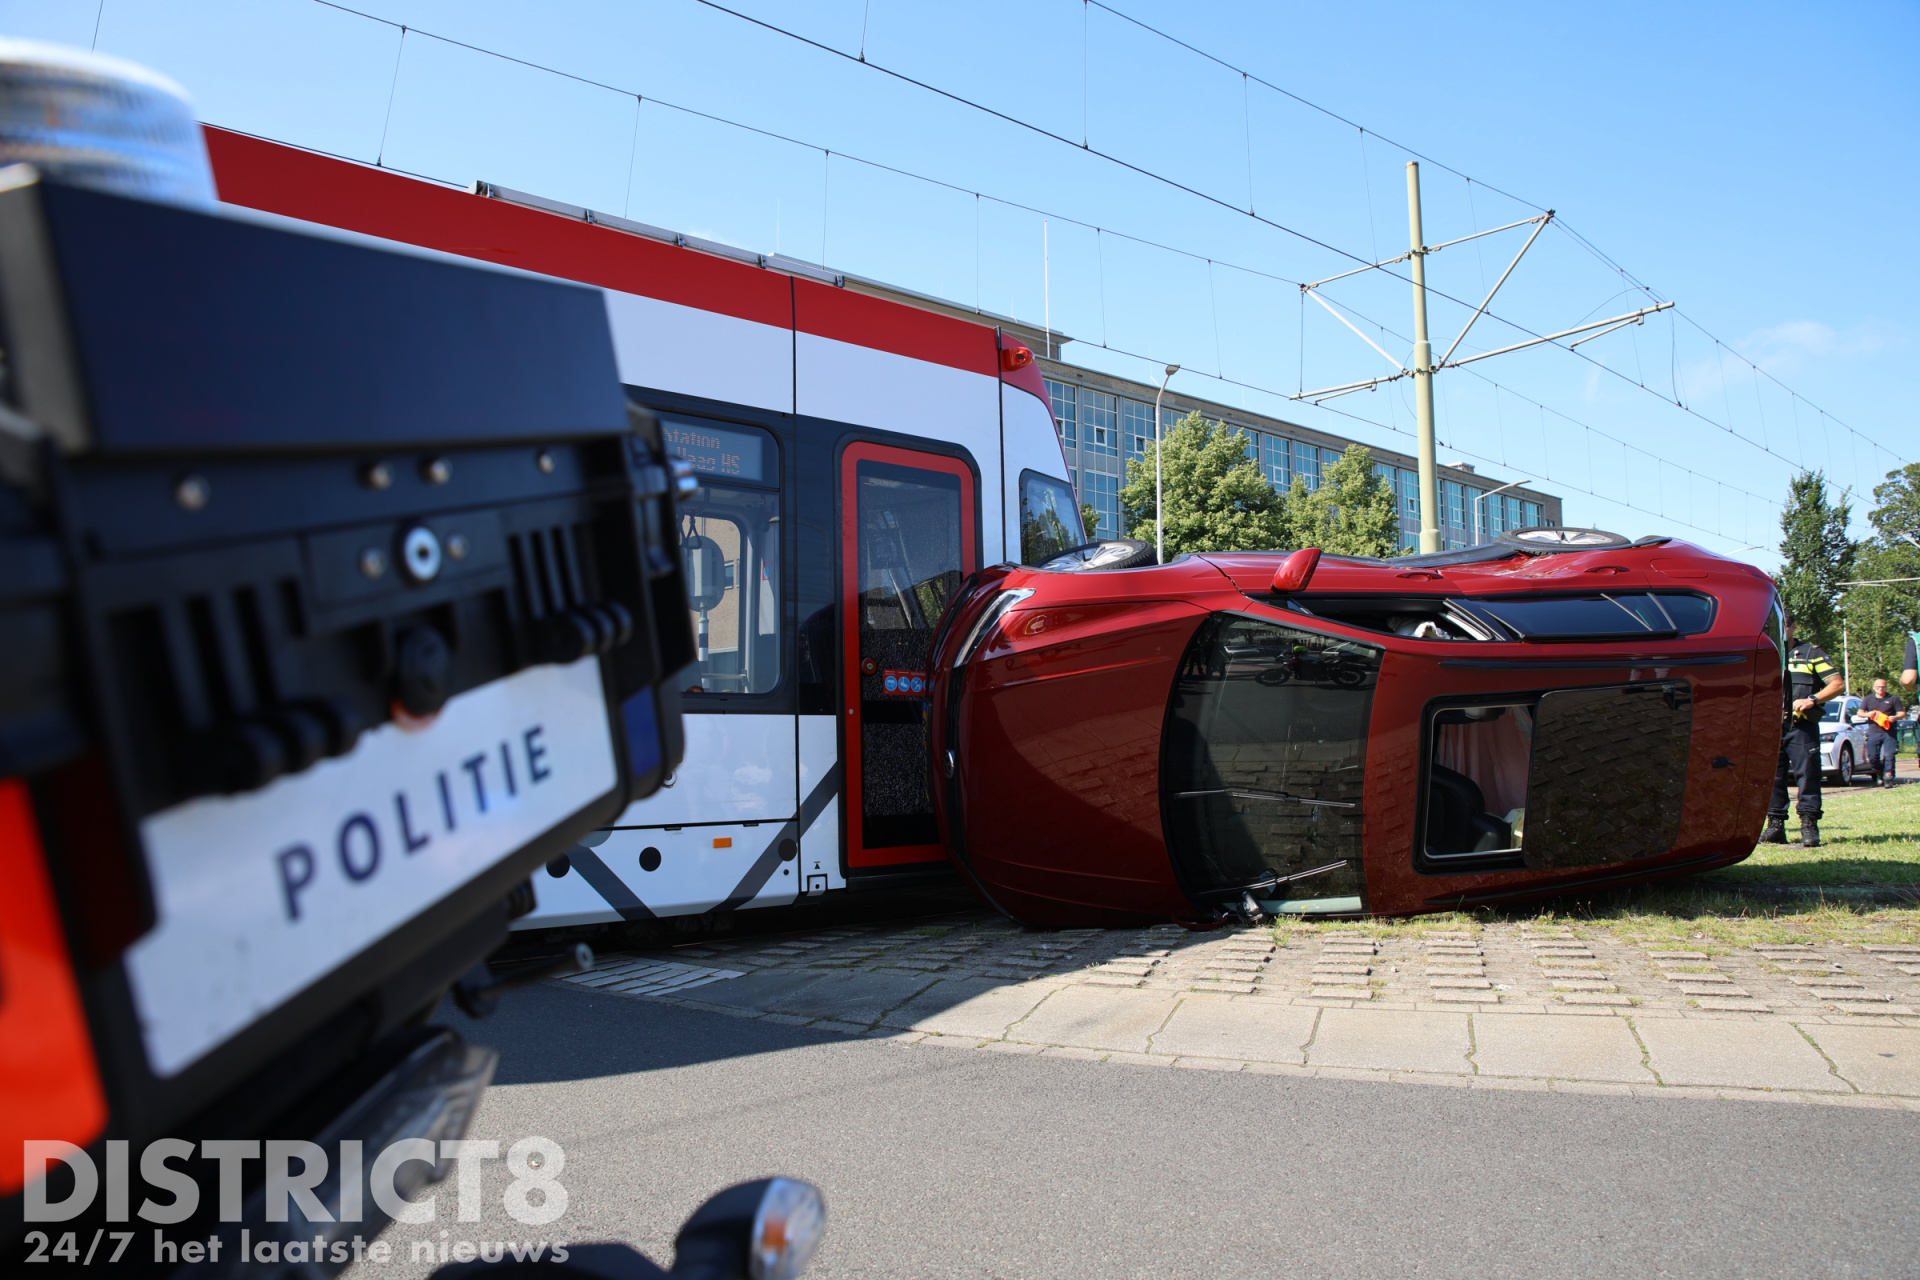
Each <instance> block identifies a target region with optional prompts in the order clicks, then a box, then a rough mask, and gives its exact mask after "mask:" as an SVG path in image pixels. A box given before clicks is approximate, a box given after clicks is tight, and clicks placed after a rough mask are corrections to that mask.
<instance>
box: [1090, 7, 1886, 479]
mask: <svg viewBox="0 0 1920 1280" xmlns="http://www.w3.org/2000/svg"><path fill="white" fill-rule="evenodd" d="M1084 2H1085V3H1086V4H1090V5H1092V6H1094V7H1096V8H1099V9H1101V10H1104V11H1105V12H1107V13H1110V14H1112V15H1113V16H1114V17H1116V18H1118V19H1119V20H1120V21H1122V22H1125V23H1128V24H1130V25H1132V26H1135V27H1138V28H1139V29H1140V30H1142V31H1145V32H1147V33H1149V34H1150V35H1154V36H1157V37H1159V38H1160V39H1162V40H1165V41H1166V42H1167V43H1168V44H1173V45H1178V46H1179V47H1180V48H1182V49H1185V50H1186V51H1187V52H1188V53H1191V54H1193V55H1195V56H1196V57H1200V58H1204V59H1206V60H1207V61H1208V62H1211V63H1213V64H1214V65H1215V66H1218V67H1221V68H1223V69H1225V70H1227V71H1232V72H1236V73H1237V74H1239V76H1240V77H1241V78H1242V79H1243V80H1252V81H1253V82H1254V83H1256V84H1259V85H1261V86H1262V87H1264V88H1267V89H1271V90H1272V91H1273V92H1275V93H1277V94H1279V95H1281V96H1282V97H1284V98H1288V99H1290V100H1292V101H1294V102H1297V103H1299V104H1300V105H1301V106H1303V107H1306V108H1307V109H1308V110H1310V111H1317V112H1319V113H1320V114H1321V115H1323V116H1326V117H1327V118H1328V119H1329V120H1336V121H1338V122H1339V123H1341V124H1343V125H1346V126H1348V127H1349V128H1353V129H1358V130H1360V131H1361V132H1362V133H1371V134H1373V136H1374V137H1376V138H1378V139H1379V140H1380V141H1382V142H1384V143H1386V144H1387V145H1388V146H1390V147H1393V148H1395V149H1397V150H1399V151H1401V152H1403V153H1405V154H1406V155H1410V156H1412V157H1413V158H1414V159H1416V160H1419V161H1420V162H1421V163H1422V164H1430V165H1433V166H1434V167H1435V168H1438V169H1444V170H1445V171H1446V172H1448V173H1451V174H1453V175H1455V176H1456V177H1459V178H1464V179H1465V180H1466V181H1467V182H1469V183H1478V184H1479V185H1480V186H1482V187H1485V188H1486V189H1487V190H1489V191H1491V192H1494V193H1495V194H1496V195H1501V196H1505V197H1506V198H1507V199H1509V200H1511V201H1513V202H1514V203H1515V204H1518V205H1522V206H1524V207H1525V208H1528V209H1532V210H1533V211H1534V212H1535V213H1545V212H1546V206H1544V205H1541V204H1538V203H1536V202H1534V201H1532V200H1529V199H1527V198H1526V197H1525V196H1519V195H1515V194H1514V193H1513V192H1511V191H1505V190H1502V189H1501V188H1499V187H1496V186H1494V185H1493V184H1492V183H1490V182H1483V181H1481V180H1480V179H1478V178H1475V177H1473V176H1472V175H1471V174H1468V173H1464V172H1462V171H1461V170H1459V169H1456V168H1454V167H1453V166H1452V165H1450V164H1448V163H1446V162H1445V161H1444V160H1436V159H1434V158H1433V157H1432V156H1430V155H1427V154H1426V153H1425V152H1422V151H1416V150H1414V148H1412V147H1409V146H1407V145H1406V144H1405V143H1403V142H1395V141H1394V140H1393V139H1392V138H1389V137H1387V136H1386V135H1385V134H1383V133H1381V132H1380V131H1379V130H1377V129H1368V128H1367V127H1366V126H1365V125H1362V124H1361V123H1360V122H1359V121H1357V120H1350V119H1348V118H1347V117H1346V116H1343V115H1341V114H1340V113H1339V112H1337V111H1334V110H1332V109H1331V108H1328V107H1324V106H1321V105H1320V104H1319V103H1317V102H1314V101H1313V100H1312V99H1310V98H1303V97H1301V96H1300V95H1299V94H1297V93H1294V92H1293V91H1292V90H1290V89H1284V88H1282V87H1281V86H1279V85H1277V84H1275V83H1273V82H1272V81H1271V80H1268V79H1265V78H1264V77H1262V76H1259V75H1255V74H1254V73H1253V72H1251V71H1248V70H1247V69H1246V68H1245V67H1241V66H1238V65H1236V64H1235V63H1232V62H1229V61H1227V60H1226V59H1225V58H1222V57H1220V56H1218V55H1217V54H1213V53H1209V52H1208V51H1207V50H1205V49H1202V48H1200V47H1198V46H1197V45H1193V44H1190V43H1188V42H1187V41H1185V40H1182V39H1181V38H1180V37H1179V36H1176V35H1174V34H1172V33H1171V32H1168V31H1163V30H1161V29H1160V28H1159V27H1156V26H1154V25H1153V24H1152V23H1149V22H1143V21H1141V20H1140V19H1139V18H1136V17H1134V16H1133V15H1132V14H1130V13H1123V12H1122V11H1120V10H1119V9H1116V8H1114V7H1113V6H1112V5H1110V4H1106V3H1103V0H1084ZM1554 221H1555V224H1556V226H1557V228H1558V230H1560V231H1561V232H1563V233H1565V234H1566V235H1567V236H1569V237H1571V238H1572V240H1573V241H1574V243H1575V244H1577V245H1578V246H1580V247H1581V248H1582V249H1584V250H1586V251H1587V252H1588V253H1590V254H1592V255H1593V257H1594V258H1595V259H1596V260H1597V261H1599V262H1600V263H1601V264H1602V265H1604V266H1606V267H1608V268H1610V269H1611V270H1613V271H1615V272H1617V273H1619V275H1620V276H1621V278H1622V279H1624V280H1626V281H1627V282H1628V283H1629V284H1631V285H1632V286H1633V287H1634V288H1635V289H1637V290H1639V291H1640V292H1641V293H1643V294H1645V295H1646V296H1647V297H1649V298H1651V299H1653V300H1654V301H1655V302H1666V301H1670V299H1668V298H1666V297H1664V296H1663V295H1661V294H1660V293H1659V292H1658V291H1656V290H1655V289H1653V288H1652V287H1651V286H1649V285H1647V284H1646V283H1645V282H1643V281H1641V280H1640V279H1638V278H1637V277H1636V276H1634V274H1633V273H1632V272H1630V271H1628V270H1627V269H1626V267H1624V266H1622V265H1621V264H1620V262H1619V261H1618V260H1616V259H1615V258H1614V257H1613V255H1611V254H1609V253H1608V252H1606V250H1604V249H1602V248H1601V247H1600V246H1599V245H1597V244H1595V243H1594V242H1593V241H1591V240H1589V239H1588V238H1587V237H1586V236H1585V235H1582V234H1581V233H1580V231H1579V230H1578V229H1577V228H1575V227H1574V226H1573V224H1572V223H1570V222H1568V221H1567V219H1566V218H1565V217H1558V218H1556V219H1555V220H1554ZM1674 310H1675V311H1679V308H1677V307H1676V308H1674ZM1680 316H1681V318H1682V319H1684V320H1686V322H1687V323H1688V324H1690V325H1692V326H1693V327H1694V328H1696V329H1698V330H1699V331H1700V333H1701V334H1702V335H1703V336H1705V337H1706V338H1708V339H1709V340H1711V341H1713V342H1715V343H1717V344H1718V345H1720V346H1722V347H1725V348H1726V349H1727V350H1728V351H1731V352H1733V354H1734V355H1735V356H1736V357H1738V358H1739V359H1740V360H1742V361H1744V362H1745V363H1746V364H1747V365H1748V366H1749V367H1750V368H1752V369H1753V370H1754V372H1756V373H1758V374H1759V375H1760V376H1761V377H1764V378H1766V379H1767V380H1768V381H1769V382H1772V383H1773V384H1774V385H1775V386H1777V387H1779V388H1780V389H1781V390H1782V391H1784V392H1786V393H1787V394H1788V395H1790V396H1795V397H1797V398H1799V399H1801V400H1806V397H1805V396H1801V395H1799V393H1798V392H1796V391H1794V390H1793V388H1791V387H1789V386H1787V384H1786V383H1784V382H1781V381H1780V380H1779V379H1778V378H1776V377H1774V376H1773V375H1772V374H1771V373H1768V372H1767V371H1766V370H1765V369H1762V368H1761V367H1760V366H1759V365H1758V364H1756V363H1755V362H1754V361H1753V360H1751V359H1749V358H1748V357H1747V356H1745V355H1742V354H1741V353H1740V352H1739V351H1738V350H1736V349H1735V348H1734V347H1733V346H1732V345H1731V344H1729V343H1726V342H1723V341H1721V339H1720V338H1718V337H1716V336H1715V335H1714V334H1713V333H1711V332H1709V331H1708V330H1707V328H1706V327H1705V326H1704V325H1702V324H1701V323H1700V322H1699V321H1697V320H1695V319H1694V318H1693V317H1692V316H1691V315H1689V314H1687V313H1685V312H1680ZM1536 336H1537V335H1536ZM1595 363H1598V362H1597V361H1596V362H1595ZM1640 385H1641V386H1643V387H1644V386H1645V383H1644V382H1643V383H1641V384H1640ZM1675 403H1678V401H1677V400H1676V401H1675ZM1807 405H1808V407H1810V408H1812V409H1813V410H1814V411H1815V412H1817V413H1819V414H1820V416H1822V417H1824V418H1827V419H1829V420H1831V421H1832V422H1834V423H1836V424H1838V425H1839V426H1840V427H1842V428H1843V429H1844V430H1846V431H1848V432H1850V433H1852V434H1853V435H1856V436H1858V437H1859V438H1860V439H1862V440H1865V441H1866V442H1867V443H1868V444H1870V445H1872V446H1873V447H1874V448H1876V449H1878V450H1880V451H1881V452H1882V453H1885V454H1886V455H1887V456H1889V457H1891V458H1894V459H1896V460H1898V459H1900V457H1901V455H1900V454H1898V453H1895V452H1894V451H1893V450H1891V449H1889V448H1887V447H1886V446H1885V445H1882V444H1881V443H1879V442H1878V441H1877V440H1875V439H1874V438H1873V437H1872V436H1869V435H1867V434H1866V433H1865V432H1863V431H1860V430H1859V429H1858V428H1856V427H1853V426H1850V425H1849V424H1848V423H1846V422H1845V421H1843V420H1842V419H1840V418H1838V417H1835V416H1834V415H1833V414H1831V413H1828V412H1827V411H1826V410H1825V409H1822V408H1820V406H1819V405H1816V404H1814V403H1813V402H1812V401H1811V400H1807Z"/></svg>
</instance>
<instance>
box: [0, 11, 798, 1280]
mask: <svg viewBox="0 0 1920 1280" xmlns="http://www.w3.org/2000/svg"><path fill="white" fill-rule="evenodd" d="M0 165H4V166H5V167H0V354H3V355H4V360H3V361H0V1251H3V1252H0V1256H5V1257H7V1258H9V1260H10V1261H12V1262H14V1263H28V1262H34V1263H51V1264H56V1265H57V1264H61V1263H66V1264H69V1265H79V1266H89V1267H90V1266H95V1265H98V1266H102V1267H104V1268H105V1269H106V1270H108V1271H110V1272H111V1271H119V1272H123V1273H136V1274H144V1273H159V1274H169V1275H177V1276H235V1277H239V1276H247V1277H261V1278H263V1280H264V1278H266V1277H278V1276H289V1277H291V1276H300V1277H321V1276H330V1275H334V1274H337V1273H338V1272H340V1271H341V1270H342V1269H343V1268H344V1267H345V1266H347V1265H348V1264H349V1263H351V1262H355V1261H359V1260H361V1259H362V1258H363V1257H367V1256H372V1257H375V1258H376V1259H377V1258H378V1257H379V1252H378V1251H379V1249H380V1247H381V1244H380V1242H379V1241H378V1240H377V1239H375V1237H377V1236H378V1234H379V1232H380V1231H381V1229H382V1228H383V1227H384V1226H385V1225H387V1223H388V1222H389V1221H391V1220H393V1219H394V1218H395V1217H396V1216H398V1215H401V1214H404V1213H405V1212H406V1210H407V1206H408V1202H409V1201H410V1199H411V1198H412V1196H413V1195H414V1194H415V1193H417V1192H418V1191H420V1190H421V1189H422V1188H424V1187H425V1186H427V1185H428V1184H430V1183H432V1182H435V1181H438V1180H440V1179H441V1178H443V1177H445V1176H446V1175H447V1173H448V1172H449V1170H450V1168H451V1164H452V1160H451V1159H450V1151H451V1152H452V1153H457V1151H458V1144H459V1143H460V1141H461V1140H462V1138H463V1136H464V1135H465V1134H466V1132H467V1129H468V1125H469V1123H470V1121H471V1120H472V1118H473V1115H474V1112H475V1110H476V1107H477V1105H478V1102H479V1100H480V1097H481V1094H482V1092H483V1091H484V1089H485V1088H486V1086H487V1084H488V1082H489V1081H490V1080H491V1078H492V1075H493V1071H494V1067H495V1064H496V1061H497V1055H496V1054H495V1053H494V1051H492V1050H490V1049H486V1048H484V1047H480V1046H476V1045H472V1044H468V1043H467V1042H466V1041H464V1040H463V1039H462V1037H461V1036H459V1035H458V1034H456V1033H455V1032H454V1031H453V1030H451V1029H449V1028H446V1027H443V1026H439V1025H436V1024H435V1023H434V1022H433V1020H432V1019H433V1014H434V1010H435V1009H436V1008H437V1007H438V1006H439V1005H440V1003H441V1001H442V999H443V998H444V997H445V996H446V995H448V994H451V995H452V996H453V998H454V999H455V1000H456V1001H457V1002H458V1003H459V1004H460V1005H461V1006H462V1007H463V1008H464V1009H465V1010H467V1011H468V1012H469V1013H472V1014H475V1015H484V1014H485V1013H487V1012H488V1011H490V1010H491V1009H492V1008H493V1007H494V1005H495V1004H496V1002H497V1001H498V999H499V998H500V996H501V995H502V994H504V993H505V992H506V991H508V990H509V989H511V988H512V987H513V986H516V985H521V984H524V983H526V982H529V981H533V980H537V979H538V978H541V977H545V976H550V975H551V974H553V973H555V972H559V971H563V970H565V971H572V970H578V969H580V968H584V967H588V966H590V965H591V963H592V959H591V953H590V952H587V951H586V949H585V948H584V947H582V948H579V949H578V950H577V952H576V953H574V954H572V955H570V956H569V957H567V959H566V960H565V961H564V962H563V963H562V965H560V966H557V967H555V968H550V969H546V970H542V971H539V972H535V973H531V974H525V973H523V974H519V975H516V976H515V977H513V978H511V979H505V980H503V979H500V978H496V977H495V976H494V975H493V973H492V971H491V970H490V969H489V968H488V966H487V964H486V960H487V957H488V956H489V955H490V954H492V953H493V952H495V951H496V950H497V949H498V948H500V947H501V946H502V945H503V944H504V943H505V941H506V938H507V931H508V924H509V921H510V920H511V919H512V918H513V917H514V916H515V915H517V914H521V913H524V912H526V911H529V910H531V909H532V907H533V888H532V882H531V879H530V877H531V875H532V873H533V872H534V871H535V870H537V869H538V868H540V867H541V866H543V865H544V864H546V863H547V862H548V861H549V860H551V859H554V858H556V857H558V856H560V855H562V854H563V853H564V852H565V851H566V850H567V849H568V848H569V847H570V846H572V845H573V844H574V843H576V842H577V841H578V839H579V838H580V837H581V836H583V835H585V834H586V833H587V832H589V831H592V830H594V829H595V828H597V827H600V826H604V825H605V824H606V823H607V822H608V821H610V820H611V819H612V818H613V817H614V816H615V815H617V814H618V813H620V812H621V811H622V810H623V809H624V808H625V807H626V806H627V805H628V804H629V803H630V802H631V801H632V800H634V799H638V798H641V797H644V796H646V795H649V794H651V793H652V792H653V791H654V790H655V789H657V788H658V787H659V786H660V785H661V783H662V781H663V779H664V778H666V777H667V776H668V775H669V773H670V772H671V770H672V769H673V767H674V765H675V764H676V763H678V760H679V758H680V754H681V736H680V716H679V709H678V705H677V703H676V701H675V697H674V693H673V690H674V688H675V681H674V679H673V674H674V673H675V672H677V671H679V670H680V669H681V668H683V667H685V666H686V665H687V664H688V663H689V662H691V661H692V660H693V657H694V653H693V643H694V642H693V637H692V635H691V629H690V627H689V625H688V621H687V619H688V607H687V591H686V583H685V581H684V577H683V570H682V563H681V558H680V555H679V554H678V525H677V521H676V516H675V499H676V495H677V494H678V493H681V492H684V491H685V490H686V488H689V487H690V486H691V483H692V480H691V474H690V473H688V472H682V471H676V469H675V466H674V463H673V461H672V460H671V459H670V458H669V457H668V456H667V453H666V450H665V448H664V445H663V441H662V438H661V434H660V429H659V426H658V424H657V423H656V422H655V421H654V419H653V417H652V415H651V414H649V413H648V412H647V411H645V410H644V409H641V408H639V407H637V406H634V405H631V404H629V403H628V402H627V401H626V399H625V397H624V394H623V392H622V390H621V386H620V382H619V378H618V376H617V373H616V369H615V364H614V355H613V348H612V341H611V337H610V335H609V332H608V328H607V320H606V314H605V309H604V306H603V304H602V301H601V299H600V297H599V295H598V294H597V292H595V291H593V290H589V289H585V288H581V287H578V286H574V285H570V284H566V283H563V282H559V281H554V280H550V279H545V278H537V277H532V276H528V275H525V274H522V273H516V272H510V271H504V270H497V269H492V268H488V267H486V266H483V265H477V264H472V263H468V262H465V261H463V260H455V259H451V258H447V257H443V256H438V255H428V254H417V253H399V252H394V251H392V250H391V249H389V248H385V247H375V246H371V245H368V244H366V243H363V242H359V241H356V240H353V239H351V238H347V237H343V236H340V235H318V234H315V233H314V231H313V230H312V229H310V228H307V227H304V226H302V225H299V224H293V223H289V222H286V221H284V220H277V219H271V218H266V217H262V216H257V215H253V216H248V215H241V214H238V213H236V212H234V211H232V210H229V209H223V208H221V207H219V206H218V205H217V204H216V202H215V196H214V190H213V183H212V177H211V172H210V170H209V168H208V166H207V164H206V157H205V150H204V144H203V143H202V142H201V137H200V133H199V129H198V126H197V125H196V124H195V122H194V120H193V117H192V115H191V112H190V110H189V109H188V106H187V103H186V101H185V99H184V97H183V95H182V94H181V93H180V92H179V90H178V89H177V88H176V87H175V86H173V85H172V84H171V83H170V82H168V81H165V80H164V79H162V78H161V77H158V76H155V75H153V74H152V73H150V72H147V71H145V70H143V69H141V68H138V67H135V66H132V65H131V64H126V63H122V62H119V61H118V60H115V59H108V58H102V57H98V56H95V55H90V54H85V53H79V52H75V51H68V50H63V49H57V48H53V47H50V46H40V45H30V44H27V43H25V42H12V41H0ZM510 1163H511V1160H510ZM136 1171H137V1173H138V1176H139V1180H138V1181H135V1180H134V1177H133V1175H134V1173H135V1172H136ZM142 1184H144V1186H143V1185H142ZM130 1187H131V1188H133V1191H132V1194H130V1191H129V1189H130ZM823 1224H824V1210H823V1208H822V1203H821V1199H820V1195H819V1193H818V1191H817V1190H815V1189H814V1188H812V1187H811V1186H808V1185H807V1184H805V1183H801V1182H797V1181H793V1180H789V1179H783V1178H773V1179H766V1180H762V1181H759V1182H753V1183H746V1184H742V1185H740V1186H736V1187H733V1188H730V1189H728V1190H726V1191H723V1192H721V1193H720V1194H719V1195H717V1196H715V1197H714V1198H713V1199H712V1200H710V1201H709V1202H708V1203H707V1204H706V1205H705V1206H704V1207H702V1208H701V1209H700V1210H699V1211H698V1212H696V1213H695V1214H694V1215H693V1217H692V1218H690V1219H689V1220H688V1221H687V1223H686V1224H685V1226H684V1227H683V1229H682V1230H681V1232H680V1235H679V1238H678V1241H677V1256H676V1260H675V1263H674V1266H673V1268H672V1270H671V1272H667V1271H663V1270H662V1269H661V1268H659V1267H658V1266H656V1265H655V1264H653V1263H652V1262H650V1261H649V1260H647V1259H646V1258H644V1257H643V1256H642V1255H640V1254H639V1253H638V1252H636V1251H634V1250H633V1249H631V1248H629V1247H627V1246H625V1245H620V1244H604V1245H575V1246H572V1247H571V1249H570V1250H564V1251H563V1250H555V1251H554V1252H552V1253H548V1254H544V1255H542V1256H539V1257H537V1258H535V1257H531V1256H529V1257H522V1258H518V1259H516V1258H512V1257H508V1258H503V1259H502V1260H500V1261H498V1262H489V1261H488V1260H486V1259H479V1260H475V1261H472V1262H466V1263H460V1262H456V1263H455V1264H453V1265H450V1266H449V1267H446V1268H444V1269H443V1270H444V1271H445V1272H446V1273H447V1274H472V1273H475V1272H481V1271H484V1272H485V1273H487V1274H489V1275H492V1274H506V1273H512V1274H516V1275H518V1274H533V1273H538V1274H543V1275H583V1276H599V1277H636V1278H645V1277H657V1276H663V1275H667V1274H671V1275H674V1276H682V1277H693V1278H697V1280H726V1278H731V1277H748V1276H751V1277H755V1278H756V1280H786V1278H787V1277H791V1276H794V1275H797V1274H798V1273H799V1271H800V1269H801V1268H802V1267H804V1266H805V1264H806V1262H807V1260H808V1258H809V1257H810V1256H811V1254H812V1252H813V1249H814V1247H815V1245H816V1244H817V1243H818V1241H819V1239H820V1233H821V1229H822V1226H823ZM136 1236H137V1237H138V1238H137V1239H136ZM370 1241H371V1243H369V1242H370ZM562 1253H566V1254H567V1255H569V1256H566V1257H564V1258H562V1256H561V1254H562Z"/></svg>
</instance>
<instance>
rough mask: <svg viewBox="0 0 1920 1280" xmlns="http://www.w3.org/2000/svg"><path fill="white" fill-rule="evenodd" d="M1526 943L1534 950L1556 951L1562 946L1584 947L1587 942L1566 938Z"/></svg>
mask: <svg viewBox="0 0 1920 1280" xmlns="http://www.w3.org/2000/svg"><path fill="white" fill-rule="evenodd" d="M1527 945H1528V946H1529V947H1531V948H1532V949H1533V950H1535V951H1557V950H1560V949H1561V948H1564V947H1573V948H1575V949H1584V948H1585V947H1586V945H1587V944H1586V943H1584V942H1576V941H1575V940H1573V939H1571V938H1568V939H1564V940H1560V941H1553V942H1529V943H1528V944H1527Z"/></svg>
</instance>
